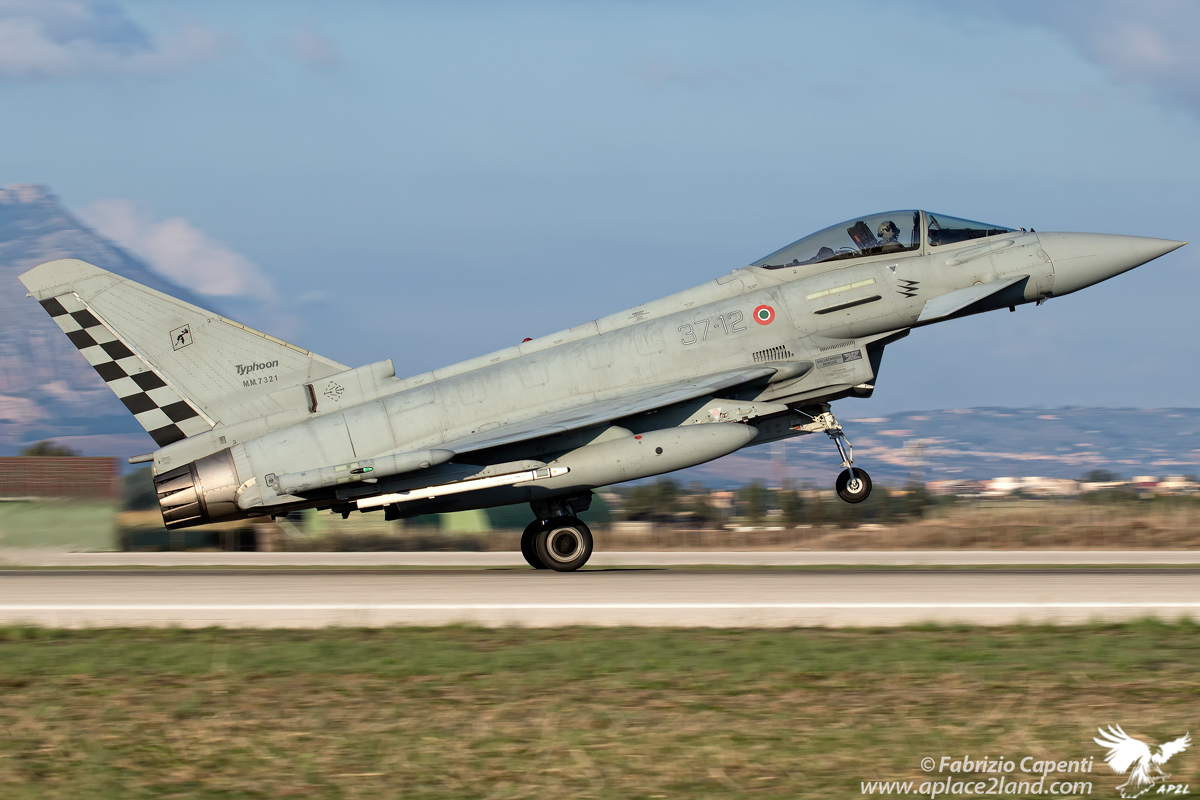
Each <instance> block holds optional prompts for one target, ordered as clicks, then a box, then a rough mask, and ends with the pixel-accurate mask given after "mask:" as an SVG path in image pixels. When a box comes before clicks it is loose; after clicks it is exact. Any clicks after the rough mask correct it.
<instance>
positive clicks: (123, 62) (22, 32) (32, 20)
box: [0, 0, 233, 80]
mask: <svg viewBox="0 0 1200 800" xmlns="http://www.w3.org/2000/svg"><path fill="white" fill-rule="evenodd" d="M232 48H233V41H232V39H230V37H228V36H226V35H224V34H221V33H218V32H216V31H213V30H212V29H210V28H207V27H205V26H204V25H201V24H199V23H191V24H188V25H185V26H183V27H182V28H180V29H179V30H177V31H175V32H173V33H171V34H170V35H167V36H163V37H161V38H156V37H153V36H151V35H150V34H148V33H147V32H146V31H145V30H143V29H142V28H141V27H139V26H138V25H137V24H135V23H134V22H133V21H132V20H130V19H129V18H128V17H126V16H125V14H124V13H122V11H121V9H120V8H118V7H117V6H116V5H115V4H113V3H109V2H103V0H0V77H2V78H8V79H16V80H19V79H33V78H42V79H45V78H72V77H79V76H95V75H103V76H110V75H117V76H157V75H165V74H171V73H174V72H178V71H179V70H181V69H183V68H185V67H188V66H191V65H193V64H198V63H202V62H205V61H211V60H213V59H215V58H217V57H218V56H220V55H222V54H224V53H226V52H228V51H229V50H231V49H232Z"/></svg>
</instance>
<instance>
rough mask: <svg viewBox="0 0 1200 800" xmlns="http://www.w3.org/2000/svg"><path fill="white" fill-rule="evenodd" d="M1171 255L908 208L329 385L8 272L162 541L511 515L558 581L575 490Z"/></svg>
mask: <svg viewBox="0 0 1200 800" xmlns="http://www.w3.org/2000/svg"><path fill="white" fill-rule="evenodd" d="M1183 244H1185V242H1175V241H1168V240H1165V239H1149V238H1141V237H1134V236H1116V235H1108V234H1086V233H1037V232H1035V231H1033V230H1028V231H1027V230H1025V229H1023V228H1006V227H1003V226H1000V225H990V224H986V223H981V222H972V221H970V220H965V219H957V218H954V217H948V216H945V215H943V214H933V213H929V212H926V211H918V210H908V211H890V212H887V213H883V214H872V215H869V216H864V217H858V218H856V219H852V220H848V221H846V222H843V223H840V224H838V225H834V226H832V227H829V228H826V229H824V230H821V231H818V232H817V233H814V234H812V235H811V236H806V237H805V238H803V239H800V240H799V241H796V242H793V243H792V244H789V245H788V246H787V247H784V248H783V249H781V250H778V251H776V252H774V253H772V254H770V255H769V256H767V257H766V258H762V259H760V260H758V261H755V262H754V263H752V264H750V265H748V266H745V267H742V268H740V269H735V270H733V271H732V272H730V273H729V274H728V275H724V276H722V277H719V278H717V279H716V280H712V281H709V282H708V283H704V284H701V285H700V286H697V287H695V288H692V289H688V290H686V291H683V292H679V293H678V294H674V295H671V296H669V297H665V298H663V299H661V300H655V301H653V302H650V303H646V304H644V305H640V306H636V307H634V308H631V309H629V310H627V311H622V312H620V313H618V314H613V315H612V316H608V317H604V318H603V319H597V320H593V321H591V322H587V323H584V324H582V325H579V326H577V327H574V328H570V329H569V330H565V331H559V332H558V333H552V334H550V335H549V336H543V337H541V338H539V339H532V340H526V341H524V342H522V343H520V344H516V345H514V346H512V347H508V348H506V349H504V350H500V351H497V352H495V353H489V354H488V355H484V356H480V357H478V358H474V359H472V360H470V361H464V362H462V363H459V364H454V365H452V366H449V367H446V368H444V369H438V370H434V371H433V372H427V373H424V374H421V375H414V376H412V377H409V378H398V377H397V376H396V372H395V368H394V367H393V364H392V362H391V361H390V360H388V361H381V362H378V363H375V364H368V365H366V366H361V367H356V368H353V369H351V368H350V367H347V366H345V365H343V364H339V363H337V362H335V361H331V360H330V359H328V358H324V357H322V356H319V355H317V354H316V353H311V352H309V351H307V350H304V349H302V348H299V347H296V346H295V345H292V344H289V343H288V342H285V341H283V340H281V339H277V338H275V337H273V336H270V335H268V334H265V333H261V332H259V331H256V330H254V329H252V328H248V327H246V326H245V325H241V324H239V323H237V322H234V321H233V320H230V319H226V318H224V317H222V316H220V315H218V314H214V313H213V312H211V311H206V310H204V309H202V308H198V307H196V306H194V305H190V304H188V303H184V302H182V301H180V300H177V299H175V298H173V297H170V296H168V295H165V294H162V293H160V292H157V291H155V290H153V289H150V288H148V287H145V286H142V285H140V284H137V283H134V282H132V281H129V280H127V279H125V278H122V277H120V276H117V275H114V274H112V273H110V272H106V271H105V270H103V269H100V268H98V267H95V266H93V265H91V264H88V263H85V262H83V261H78V260H72V259H64V260H58V261H51V262H48V263H46V264H42V265H41V266H38V267H35V268H34V269H32V270H30V271H29V272H27V273H25V274H24V275H22V276H21V280H22V282H24V284H25V286H26V287H27V288H28V290H29V292H30V296H31V297H33V298H35V299H36V300H37V301H38V302H40V303H41V305H42V306H43V307H44V308H45V309H46V311H47V312H49V314H50V316H51V317H53V319H54V321H55V322H56V323H58V325H59V327H60V328H61V329H62V331H63V332H64V333H65V334H66V335H67V336H68V337H69V338H70V340H71V341H72V342H73V343H74V344H75V345H76V347H78V348H79V351H80V353H81V354H82V355H83V357H84V358H85V359H87V361H88V363H89V364H91V365H92V367H94V368H95V370H96V371H97V372H98V373H99V374H100V377H101V378H103V379H104V380H105V381H106V382H107V383H108V385H109V386H110V387H111V388H112V390H113V391H114V392H115V393H116V395H117V397H119V398H120V399H121V402H123V403H124V404H125V406H126V407H127V408H128V409H129V411H130V412H131V413H133V414H134V416H135V418H136V419H137V420H138V422H139V423H141V424H142V426H143V427H144V428H145V429H146V431H147V432H149V434H150V436H151V437H152V438H153V439H154V442H155V443H156V444H157V445H158V449H157V450H155V451H154V452H152V453H147V454H145V455H141V456H135V457H134V458H131V459H130V461H131V463H143V462H149V463H152V465H153V467H152V471H153V474H154V485H155V488H156V490H157V493H158V501H159V505H160V506H161V509H162V515H163V521H164V523H165V524H166V527H167V528H169V529H176V528H186V527H189V526H192V525H203V524H205V523H211V522H221V521H225V520H238V519H245V518H249V517H260V516H281V515H284V514H287V513H288V512H291V511H296V510H299V509H307V508H317V509H331V510H332V511H333V512H335V513H341V514H342V515H344V516H348V515H349V514H350V513H352V512H377V511H380V510H382V513H383V514H384V516H385V517H386V518H387V519H401V518H405V517H410V516H414V515H417V514H430V513H439V512H447V511H458V510H464V509H475V508H488V507H493V506H500V505H510V504H515V503H529V504H530V507H531V509H532V514H533V517H534V519H533V521H532V522H530V524H529V526H528V527H527V528H526V530H525V532H524V535H523V536H522V551H523V553H524V555H525V558H526V560H527V561H528V562H529V564H530V566H532V567H534V568H538V569H546V568H549V569H552V570H557V571H560V572H567V571H572V570H577V569H579V568H580V567H581V566H583V565H584V564H585V563H586V562H587V560H588V558H589V556H590V555H591V552H592V535H591V532H590V531H589V530H588V527H587V525H586V524H584V523H583V522H582V521H581V520H580V519H579V516H578V515H579V514H580V513H582V512H583V511H585V510H586V509H587V508H588V506H589V503H590V499H591V494H592V490H593V489H595V488H597V487H600V486H607V485H610V484H615V483H620V482H622V481H630V480H636V479H639V478H646V477H650V476H653V475H660V474H663V473H667V472H672V471H674V470H678V469H683V468H685V467H692V466H695V465H697V464H703V463H705V462H707V461H710V460H712V459H716V458H720V457H721V456H725V455H729V454H730V453H733V452H735V451H737V450H740V449H742V448H743V447H751V446H754V445H759V444H763V443H765V442H772V441H775V440H778V439H786V438H790V437H793V436H801V435H805V434H810V433H824V434H826V435H828V436H829V438H830V439H831V440H832V442H833V445H834V446H835V448H836V451H837V455H838V458H839V459H840V460H841V464H842V466H843V468H844V470H843V471H842V473H841V474H840V475H839V476H838V479H837V483H836V490H837V493H838V494H839V495H840V496H841V498H842V499H843V500H845V501H847V502H850V503H858V502H861V501H863V500H865V499H866V498H867V496H868V495H869V494H870V493H871V479H870V477H869V476H868V474H867V472H866V471H865V470H863V469H862V468H861V467H859V466H856V465H855V463H854V451H853V449H852V448H851V446H850V443H849V441H848V440H847V438H846V435H845V432H844V430H843V428H842V425H841V424H840V423H839V422H838V420H837V418H836V417H835V416H834V414H833V412H832V410H831V404H832V403H833V402H835V401H838V400H841V399H845V398H865V397H870V396H871V393H872V392H873V391H874V388H875V382H876V380H877V379H878V376H879V370H880V364H881V362H882V359H883V353H884V350H885V348H887V347H888V345H891V344H893V343H894V342H897V341H899V340H900V339H902V338H904V337H906V336H907V335H908V334H909V332H910V331H911V330H912V329H913V328H918V327H921V326H924V325H932V324H934V323H939V322H945V321H947V320H951V319H956V318H959V317H964V316H968V315H971V314H979V313H982V312H985V311H993V310H999V309H1004V308H1007V309H1009V310H1010V311H1012V310H1014V309H1015V307H1016V306H1018V305H1024V304H1027V303H1035V304H1037V305H1039V306H1040V305H1042V304H1043V303H1044V302H1045V301H1046V300H1048V299H1050V298H1052V297H1059V296H1062V295H1066V294H1070V293H1072V292H1075V291H1078V290H1080V289H1083V288H1084V287H1087V286H1091V285H1092V284H1095V283H1099V282H1100V281H1103V280H1107V279H1108V278H1111V277H1113V276H1115V275H1119V274H1120V273H1122V272H1125V271H1127V270H1130V269H1133V268H1134V267H1137V266H1139V265H1141V264H1145V263H1146V262H1148V261H1151V260H1153V259H1155V258H1158V257H1159V256H1161V255H1164V254H1166V253H1169V252H1171V251H1172V250H1175V249H1176V248H1178V247H1181V246H1182V245H1183Z"/></svg>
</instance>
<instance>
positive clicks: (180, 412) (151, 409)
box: [21, 259, 347, 447]
mask: <svg viewBox="0 0 1200 800" xmlns="http://www.w3.org/2000/svg"><path fill="white" fill-rule="evenodd" d="M21 282H22V283H24V284H25V286H26V287H27V288H28V289H29V291H30V293H31V294H32V295H33V297H34V298H35V299H37V301H38V302H39V303H41V305H42V307H43V308H45V309H46V311H47V312H48V313H49V314H50V316H51V317H52V318H53V319H54V321H55V322H56V323H58V326H59V328H61V329H62V331H63V333H65V334H66V335H67V338H69V339H70V340H71V342H72V343H73V344H74V345H75V346H76V347H77V348H79V351H80V353H81V354H82V355H83V357H84V358H86V359H87V361H88V363H89V364H91V365H92V367H93V368H94V369H95V370H96V372H98V373H99V374H100V377H102V378H103V379H104V380H105V382H107V383H108V386H109V388H111V389H112V390H113V392H114V393H115V394H116V395H117V397H118V398H120V399H121V402H122V403H124V404H125V406H126V407H127V408H128V409H129V411H130V412H131V413H132V414H133V415H134V417H135V418H136V419H137V421H138V422H139V423H141V425H142V427H144V428H145V429H146V431H147V432H148V433H149V434H150V435H151V436H152V437H153V438H154V441H155V442H156V443H157V444H158V445H159V446H160V447H162V446H165V445H168V444H170V443H171V442H176V441H179V440H180V439H183V438H186V437H188V436H194V435H195V434H197V433H201V432H203V431H207V430H209V429H211V428H213V427H216V426H219V425H232V424H234V423H237V422H242V421H245V420H249V419H255V418H257V417H261V416H265V415H268V414H272V413H275V412H277V411H283V410H286V409H289V408H292V407H293V406H295V405H296V404H297V403H298V402H302V397H303V395H302V394H301V393H300V392H296V391H294V389H295V387H298V386H301V385H303V384H305V383H310V382H312V381H314V380H319V379H320V378H323V377H325V376H328V375H332V374H335V373H338V372H342V371H344V370H346V369H347V368H346V367H345V366H343V365H341V364H338V363H337V362H335V361H331V360H329V359H327V358H323V357H321V356H319V355H317V354H315V353H310V352H309V351H307V350H304V349H302V348H299V347H296V346H295V345H292V344H288V343H287V342H285V341H283V340H281V339H276V338H275V337H273V336H268V335H267V334H265V333H260V332H259V331H256V330H254V329H253V328H247V327H246V326H244V325H240V324H238V323H236V322H233V321H232V320H228V319H225V318H224V317H221V316H220V315H217V314H214V313H212V312H211V311H206V310H204V309H202V308H200V307H198V306H194V305H191V304H190V303H185V302H183V301H182V300H177V299H175V298H174V297H171V296H169V295H166V294H163V293H162V292H158V291H155V290H154V289H150V288H148V287H146V286H142V285H141V284H138V283H134V282H133V281H130V280H128V279H126V278H122V277H120V276H119V275H114V274H113V273H111V272H108V271H106V270H103V269H100V268H99V267H96V266H93V265H92V264H88V263H87V262H84V261H78V260H76V259H61V260H58V261H50V262H47V263H45V264H42V265H41V266H38V267H35V268H33V269H31V270H30V271H29V272H26V273H25V274H24V275H22V276H21ZM289 389H291V390H293V391H287V390H289Z"/></svg>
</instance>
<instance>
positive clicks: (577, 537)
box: [521, 516, 592, 572]
mask: <svg viewBox="0 0 1200 800" xmlns="http://www.w3.org/2000/svg"><path fill="white" fill-rule="evenodd" d="M521 555H523V556H524V557H525V560H526V561H527V562H528V563H529V566H531V567H533V568H534V569H552V570H554V571H555V572H574V571H575V570H577V569H579V568H580V567H582V566H583V565H584V564H586V563H587V561H588V559H589V558H591V557H592V531H591V530H590V529H589V528H588V526H587V525H585V524H584V523H583V520H581V519H579V518H578V517H573V516H559V517H551V518H550V519H545V520H542V519H537V520H534V521H533V522H531V523H529V525H528V526H527V527H526V528H525V532H524V533H522V534H521Z"/></svg>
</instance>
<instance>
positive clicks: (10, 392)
mask: <svg viewBox="0 0 1200 800" xmlns="http://www.w3.org/2000/svg"><path fill="white" fill-rule="evenodd" d="M56 258H80V259H83V260H84V261H88V262H91V263H92V264H95V265H96V266H99V267H103V268H104V269H107V270H111V271H112V272H115V273H117V274H118V275H123V276H124V277H126V278H129V279H131V280H135V281H137V282H138V283H142V284H145V285H147V286H150V287H153V288H155V289H158V290H159V291H162V292H166V293H168V294H172V295H174V296H176V297H178V298H180V299H182V300H186V301H187V302H189V303H196V304H197V305H201V306H206V307H207V306H209V305H211V304H209V303H207V302H200V301H199V300H198V299H197V298H195V297H194V296H193V295H192V294H191V293H190V292H188V290H186V289H184V288H182V287H180V286H177V285H175V284H173V283H171V282H170V281H169V280H167V279H166V278H163V277H162V276H161V275H159V274H157V273H155V272H153V271H152V270H151V269H150V268H149V267H148V266H147V265H146V264H145V263H144V262H142V261H140V260H138V259H137V258H135V257H133V256H132V255H130V254H129V253H127V252H125V251H124V250H122V249H121V248H119V247H117V246H116V245H114V244H113V243H112V242H110V241H108V240H107V239H105V238H104V237H102V236H100V235H99V234H98V233H96V232H95V231H93V230H91V229H90V228H88V227H87V226H86V225H84V224H83V223H82V222H80V221H79V220H78V219H76V218H75V217H74V216H72V215H71V213H70V212H69V211H67V210H66V209H65V208H64V207H63V206H62V204H61V203H60V202H59V200H58V198H57V197H55V196H54V195H53V194H51V192H50V190H49V189H48V188H47V187H45V186H40V185H36V184H14V185H11V186H8V187H6V188H4V189H0V455H12V454H14V453H15V452H16V451H17V450H19V449H20V448H21V447H22V446H23V445H25V444H28V443H30V442H36V441H39V440H41V439H55V440H57V441H59V442H61V443H63V444H67V445H69V446H71V447H74V448H75V449H77V450H80V451H82V452H83V453H85V454H87V455H130V454H133V453H144V452H148V451H150V450H152V449H154V442H153V440H152V439H150V437H149V436H148V435H147V434H146V433H145V431H143V430H142V429H141V428H140V427H139V426H138V424H137V423H136V422H135V421H134V419H133V416H132V415H131V414H130V413H129V412H128V411H127V410H126V408H125V406H124V405H122V404H121V402H120V401H119V400H117V398H116V397H115V396H114V395H113V393H112V392H111V391H109V389H108V387H107V386H105V385H104V381H102V380H101V379H100V376H99V375H97V374H96V373H95V371H94V370H92V369H91V367H89V366H88V364H87V362H86V361H84V360H83V358H81V357H80V355H79V352H78V351H77V350H76V349H75V347H74V346H73V345H72V344H71V343H70V341H69V340H68V339H67V337H65V336H63V335H62V332H61V331H60V330H59V329H58V326H57V325H55V324H54V322H53V321H52V320H51V319H50V317H49V316H48V315H47V314H46V312H45V311H43V310H42V307H41V306H39V305H38V304H37V303H36V302H34V301H33V300H31V299H29V298H28V297H26V296H25V287H24V286H23V285H22V284H21V282H20V280H18V276H19V275H21V273H23V272H25V271H26V270H29V269H31V268H33V267H36V266H37V265H38V264H41V263H43V262H45V261H51V260H53V259H56Z"/></svg>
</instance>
